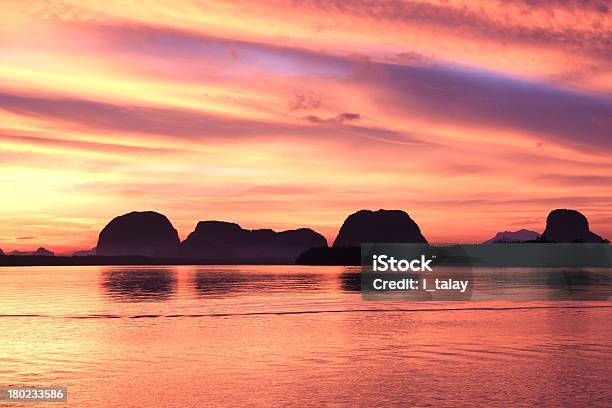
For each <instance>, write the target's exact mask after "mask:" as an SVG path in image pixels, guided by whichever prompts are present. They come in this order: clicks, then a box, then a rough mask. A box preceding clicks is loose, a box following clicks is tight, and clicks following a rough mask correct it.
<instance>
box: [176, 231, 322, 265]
mask: <svg viewBox="0 0 612 408" xmlns="http://www.w3.org/2000/svg"><path fill="white" fill-rule="evenodd" d="M315 246H327V241H326V240H325V237H323V235H321V234H319V233H318V232H315V231H313V230H311V229H309V228H300V229H296V230H289V231H282V232H275V231H273V230H271V229H259V230H247V229H244V228H242V227H240V225H238V224H235V223H231V222H223V221H200V222H199V223H198V225H197V226H196V229H195V230H194V231H193V232H192V233H191V234H189V236H188V237H187V239H186V240H184V241H183V242H182V243H181V246H180V250H179V254H180V256H181V257H184V258H210V259H246V258H248V259H258V258H269V259H273V258H274V259H287V260H289V261H291V262H293V260H294V259H295V258H296V257H297V256H298V255H299V254H300V253H302V252H303V251H304V250H306V249H308V248H311V247H315Z"/></svg>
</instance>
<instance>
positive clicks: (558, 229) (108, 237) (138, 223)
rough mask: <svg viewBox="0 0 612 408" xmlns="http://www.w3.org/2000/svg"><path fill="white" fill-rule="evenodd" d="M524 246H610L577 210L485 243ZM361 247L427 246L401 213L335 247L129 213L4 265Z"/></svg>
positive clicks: (341, 237)
mask: <svg viewBox="0 0 612 408" xmlns="http://www.w3.org/2000/svg"><path fill="white" fill-rule="evenodd" d="M496 242H505V243H507V242H519V243H546V242H559V243H605V242H609V241H607V240H605V239H603V238H602V237H600V236H599V235H597V234H595V233H593V232H592V231H590V229H589V223H588V220H587V219H586V217H585V216H584V215H583V214H581V213H580V212H578V211H575V210H567V209H557V210H553V211H551V212H550V214H549V215H548V217H547V220H546V229H545V231H544V232H543V233H542V234H539V233H537V232H535V231H528V230H519V231H516V232H509V231H505V232H502V233H497V235H496V236H495V237H494V238H493V239H491V240H489V241H487V244H488V243H496ZM364 243H419V244H427V240H426V238H425V237H424V236H423V234H422V233H421V229H420V227H419V226H418V225H417V223H416V222H415V221H414V220H413V219H412V218H411V217H410V216H409V215H408V213H406V212H405V211H401V210H382V209H381V210H377V211H370V210H360V211H357V212H355V213H353V214H351V215H349V216H348V217H347V218H346V220H345V221H344V223H343V224H342V226H341V228H340V231H339V233H338V236H337V238H336V240H335V241H334V243H333V245H332V246H331V247H329V246H328V245H327V241H326V240H325V238H324V237H323V235H321V234H319V233H318V232H316V231H314V230H312V229H310V228H298V229H295V230H288V231H280V232H276V231H273V230H271V229H258V230H248V229H244V228H242V227H241V226H240V225H238V224H235V223H231V222H224V221H200V222H198V224H197V226H196V228H195V230H194V231H193V232H191V233H190V234H189V236H188V237H187V238H186V239H185V240H184V241H183V242H181V241H180V239H179V236H178V233H177V231H176V229H175V228H174V226H173V225H172V223H171V221H170V220H169V219H168V218H167V217H166V216H164V215H163V214H160V213H157V212H153V211H145V212H131V213H128V214H124V215H121V216H119V217H116V218H114V219H113V220H111V221H110V222H109V223H108V224H107V225H106V226H105V227H104V228H103V229H102V231H101V232H100V234H99V239H98V242H97V246H96V247H95V248H93V249H91V250H85V251H77V252H75V253H74V255H73V256H54V254H53V252H51V251H48V250H46V249H44V248H39V249H38V250H36V251H32V252H19V251H13V252H10V253H3V252H2V250H0V266H28V265H32V266H34V265H41V266H60V265H212V264H227V265H231V264H237V265H238V264H260V265H266V264H268V265H270V264H294V263H295V264H300V265H359V264H360V245H361V244H364Z"/></svg>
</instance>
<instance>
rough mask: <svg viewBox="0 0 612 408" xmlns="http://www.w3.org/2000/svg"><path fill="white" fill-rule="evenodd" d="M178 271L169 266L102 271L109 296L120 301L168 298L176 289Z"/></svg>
mask: <svg viewBox="0 0 612 408" xmlns="http://www.w3.org/2000/svg"><path fill="white" fill-rule="evenodd" d="M176 282H177V278H176V271H175V270H172V269H167V268H161V269H160V268H141V269H139V268H121V269H110V270H105V271H103V272H102V286H103V287H104V289H105V290H106V293H107V294H108V297H110V298H111V299H113V300H116V301H120V302H151V301H158V302H159V301H165V300H168V299H169V298H170V297H171V296H172V295H173V294H174V293H175V291H176Z"/></svg>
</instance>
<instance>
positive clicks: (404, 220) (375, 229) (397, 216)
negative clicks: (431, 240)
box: [334, 210, 427, 247]
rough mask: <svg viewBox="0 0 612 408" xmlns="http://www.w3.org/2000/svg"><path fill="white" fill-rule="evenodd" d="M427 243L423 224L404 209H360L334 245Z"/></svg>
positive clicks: (349, 220) (350, 217)
mask: <svg viewBox="0 0 612 408" xmlns="http://www.w3.org/2000/svg"><path fill="white" fill-rule="evenodd" d="M368 242H372V243H398V242H399V243H427V240H426V239H425V237H424V236H423V235H422V234H421V230H420V228H419V226H418V225H417V224H416V222H414V221H413V220H412V218H410V216H409V215H408V214H407V213H406V212H405V211H401V210H378V211H370V210H360V211H357V212H356V213H353V214H351V215H349V216H348V218H347V219H346V220H345V221H344V223H343V224H342V227H341V228H340V232H339V233H338V237H337V238H336V241H335V242H334V247H342V246H360V245H361V244H362V243H368Z"/></svg>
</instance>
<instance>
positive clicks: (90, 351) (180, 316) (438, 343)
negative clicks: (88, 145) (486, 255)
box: [0, 266, 612, 407]
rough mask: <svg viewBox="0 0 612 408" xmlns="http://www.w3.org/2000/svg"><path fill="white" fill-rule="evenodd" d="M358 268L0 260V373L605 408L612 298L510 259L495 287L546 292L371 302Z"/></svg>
mask: <svg viewBox="0 0 612 408" xmlns="http://www.w3.org/2000/svg"><path fill="white" fill-rule="evenodd" d="M355 271H356V270H355V269H350V268H341V267H294V266H291V267H288V266H247V267H242V266H241V267H237V266H223V267H200V266H198V267H190V266H178V267H27V268H26V267H21V268H1V269H0V386H7V385H38V386H52V385H54V386H67V387H68V390H69V402H68V405H70V406H84V407H108V406H134V407H137V406H138V407H139V406H152V407H153V406H155V407H159V406H169V407H189V406H204V405H208V406H210V405H217V404H218V405H260V406H261V405H279V404H290V405H299V406H320V405H322V404H328V405H348V406H359V405H361V406H363V405H365V406H371V405H374V404H377V405H398V404H402V405H413V406H414V405H416V406H423V405H434V406H441V405H442V406H445V405H446V406H448V405H459V406H466V405H468V406H473V405H482V404H487V405H489V406H507V405H508V404H510V403H515V404H538V405H543V404H544V405H563V406H571V405H575V406H610V403H611V398H612V391H611V389H612V380H611V379H612V360H611V357H612V340H611V339H612V302H610V301H609V300H595V301H588V302H585V301H557V300H554V299H555V296H549V295H552V294H554V291H555V290H557V289H555V288H551V287H549V286H547V285H542V284H540V283H538V282H539V281H537V280H535V281H534V280H527V282H528V283H527V284H522V285H509V284H508V282H512V277H513V276H516V275H517V274H520V273H524V271H520V270H519V271H510V272H508V271H507V270H500V271H484V272H482V273H484V274H491V275H494V276H503V277H505V278H504V279H491V280H490V282H489V285H490V287H488V288H486V289H487V291H488V292H489V293H494V292H495V290H496V285H497V286H498V289H499V290H502V291H512V292H513V293H514V294H516V292H517V290H518V291H524V292H525V293H527V292H528V293H530V296H533V294H534V293H539V294H541V295H542V296H541V298H542V300H540V301H531V302H521V301H471V302H402V301H380V300H379V301H372V300H368V301H366V300H363V299H362V297H361V294H360V292H359V279H358V275H355ZM508 277H510V278H508ZM529 282H531V283H529ZM546 299H549V300H546ZM17 406H24V405H23V404H21V405H17ZM53 406H58V404H55V405H53Z"/></svg>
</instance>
